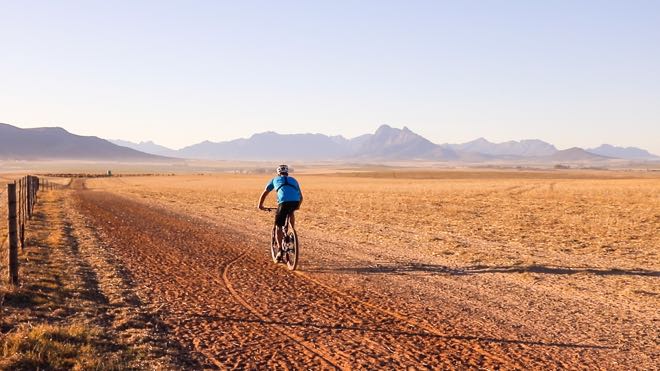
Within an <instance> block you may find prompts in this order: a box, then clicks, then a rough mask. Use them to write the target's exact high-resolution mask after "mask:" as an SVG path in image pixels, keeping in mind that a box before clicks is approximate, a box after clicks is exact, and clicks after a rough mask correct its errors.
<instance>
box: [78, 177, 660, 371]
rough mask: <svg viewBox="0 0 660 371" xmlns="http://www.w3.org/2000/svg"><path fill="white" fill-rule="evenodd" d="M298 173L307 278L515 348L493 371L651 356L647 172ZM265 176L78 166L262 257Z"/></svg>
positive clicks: (109, 186) (656, 181)
mask: <svg viewBox="0 0 660 371" xmlns="http://www.w3.org/2000/svg"><path fill="white" fill-rule="evenodd" d="M296 177H297V178H298V179H299V180H300V182H301V184H302V186H303V190H304V193H305V202H304V205H303V207H302V209H301V211H300V212H299V213H298V218H297V223H298V226H299V228H298V229H299V232H300V235H301V239H302V241H303V249H304V250H303V252H302V255H301V256H302V258H301V259H302V266H301V272H300V273H299V276H302V277H304V278H306V279H307V280H308V281H312V282H316V283H317V284H319V285H322V287H325V288H328V289H332V290H334V289H336V290H338V292H340V293H347V292H348V293H351V295H352V297H354V298H356V300H360V302H364V303H377V306H378V308H380V309H381V310H383V311H386V312H388V313H395V314H400V315H401V317H404V318H409V319H411V320H414V321H413V322H414V323H416V324H419V323H420V322H421V323H422V326H429V327H425V328H427V329H429V328H432V329H433V330H435V331H437V333H441V334H443V335H445V336H448V337H450V338H452V339H467V341H474V342H475V343H481V344H479V347H480V349H482V350H484V351H486V352H487V354H491V355H492V354H496V355H497V354H501V353H503V352H504V353H506V354H509V357H513V360H511V359H509V360H507V361H506V362H504V361H503V362H502V363H501V364H500V366H502V365H504V367H505V368H508V367H514V368H518V367H522V368H526V367H530V366H536V367H541V366H544V367H548V366H549V367H571V368H572V367H579V366H589V365H591V366H596V367H604V368H618V369H626V368H631V367H632V368H636V367H638V368H653V367H655V366H657V364H656V361H657V357H658V335H659V332H658V321H659V320H660V317H659V316H658V312H657V308H658V307H659V304H660V290H659V288H658V287H659V286H658V277H659V276H660V260H659V259H658V253H659V252H660V233H659V232H658V231H660V178H659V177H658V176H657V175H654V174H653V173H644V172H640V173H633V172H598V171H592V172H577V171H564V172H554V171H547V172H515V171H514V172H503V171H482V172H475V171H453V172H442V171H439V172H423V171H417V172H406V171H397V172H389V171H388V172H371V173H369V172H366V173H354V174H350V173H349V174H341V175H339V174H336V175H332V174H325V175H313V174H308V175H305V174H298V175H297V176H296ZM267 180H268V177H267V176H254V175H196V176H176V177H144V178H140V177H126V178H107V179H90V180H89V181H87V182H86V186H87V187H88V188H90V189H92V190H97V191H107V192H110V193H113V194H120V195H124V196H127V197H129V198H130V199H132V200H136V201H139V202H140V203H141V204H146V205H150V206H151V207H155V208H164V209H167V210H171V211H174V212H177V213H184V214H186V215H189V216H190V217H191V218H198V217H201V218H202V219H203V220H205V221H208V222H210V223H212V224H213V225H216V226H222V227H223V228H228V229H229V230H230V231H235V233H236V234H239V235H246V236H249V238H250V239H253V240H250V241H247V239H248V237H244V238H245V239H246V242H245V244H246V248H251V249H256V250H257V251H258V254H263V256H264V258H266V257H267V250H266V245H267V240H268V231H269V225H270V223H272V222H271V218H272V215H268V214H265V213H260V212H258V211H257V210H256V208H255V206H256V201H257V198H258V196H259V193H260V192H261V190H262V189H263V187H264V185H265V183H266V181H267ZM271 201H272V200H271ZM190 238H192V239H194V236H190ZM222 238H223V237H222V236H218V239H222ZM260 245H261V246H260ZM245 295H248V294H247V293H246V294H245ZM252 295H254V293H253V294H252ZM255 300H256V299H255ZM475 347H476V345H475ZM509 361H510V362H512V363H508V362H509ZM404 364H405V362H404ZM431 364H433V363H431ZM437 364H438V365H439V364H442V363H437ZM355 365H356V364H353V366H355ZM482 366H483V365H482Z"/></svg>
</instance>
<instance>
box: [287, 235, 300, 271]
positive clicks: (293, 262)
mask: <svg viewBox="0 0 660 371" xmlns="http://www.w3.org/2000/svg"><path fill="white" fill-rule="evenodd" d="M288 235H289V246H288V248H287V252H286V255H287V256H286V259H285V261H286V267H287V268H289V270H291V271H294V270H296V267H297V266H298V254H299V253H300V248H299V244H298V233H296V230H295V229H293V228H291V229H290V230H289V231H288ZM291 241H293V242H291Z"/></svg>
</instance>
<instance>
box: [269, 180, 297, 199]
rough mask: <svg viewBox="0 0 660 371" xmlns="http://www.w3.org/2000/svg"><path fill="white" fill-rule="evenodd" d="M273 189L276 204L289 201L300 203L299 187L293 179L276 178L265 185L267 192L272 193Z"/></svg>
mask: <svg viewBox="0 0 660 371" xmlns="http://www.w3.org/2000/svg"><path fill="white" fill-rule="evenodd" d="M274 189H275V190H277V203H278V204H281V203H282V202H289V201H300V198H301V196H302V192H301V191H300V185H299V184H298V181H297V180H296V178H294V177H290V176H284V175H281V176H276V177H275V178H273V179H271V181H270V182H268V184H266V190H267V191H272V190H274Z"/></svg>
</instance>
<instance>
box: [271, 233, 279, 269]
mask: <svg viewBox="0 0 660 371" xmlns="http://www.w3.org/2000/svg"><path fill="white" fill-rule="evenodd" d="M276 228H277V226H273V231H272V233H271V238H270V257H271V258H272V259H273V263H277V251H278V247H277V229H276Z"/></svg>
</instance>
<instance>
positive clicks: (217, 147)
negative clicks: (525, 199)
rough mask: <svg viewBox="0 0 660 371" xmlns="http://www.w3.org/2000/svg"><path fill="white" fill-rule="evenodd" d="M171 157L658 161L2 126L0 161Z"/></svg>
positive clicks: (592, 152)
mask: <svg viewBox="0 0 660 371" xmlns="http://www.w3.org/2000/svg"><path fill="white" fill-rule="evenodd" d="M174 158H179V159H180V158H189V159H214V160H269V161H291V160H300V161H330V160H334V161H346V162H349V161H350V162H395V161H438V162H464V163H487V162H535V163H536V162H538V163H557V162H602V161H607V160H612V159H626V160H635V161H640V160H642V161H660V157H658V156H655V155H653V154H651V153H649V152H648V151H645V150H643V149H639V148H635V147H627V148H623V147H615V146H611V145H607V144H604V145H601V146H599V147H597V148H594V149H589V150H584V149H581V148H570V149H566V150H558V149H557V148H556V147H555V146H554V145H552V144H550V143H547V142H544V141H541V140H538V139H529V140H521V141H508V142H503V143H492V142H489V141H488V140H486V139H485V138H478V139H476V140H473V141H470V142H467V143H462V144H435V143H433V142H431V141H429V140H428V139H426V138H424V137H422V136H421V135H419V134H416V133H414V132H413V131H411V130H410V129H409V128H407V127H403V128H402V129H398V128H393V127H390V126H388V125H382V126H380V127H379V128H378V129H377V130H376V131H375V132H374V133H373V134H364V135H361V136H358V137H355V138H351V139H347V138H344V137H342V136H327V135H323V134H278V133H275V132H265V133H259V134H254V135H252V136H251V137H249V138H243V139H235V140H231V141H225V142H210V141H204V142H201V143H198V144H194V145H191V146H188V147H185V148H182V149H179V150H174V149H170V148H167V147H164V146H160V145H158V144H155V143H154V142H151V141H146V142H140V143H132V142H129V141H123V140H111V141H108V140H105V139H101V138H98V137H94V136H79V135H75V134H71V133H69V132H67V131H66V130H64V129H62V128H59V127H44V128H33V129H21V128H18V127H15V126H11V125H8V124H0V159H14V160H42V159H78V160H105V161H166V160H168V161H171V160H173V159H174Z"/></svg>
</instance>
